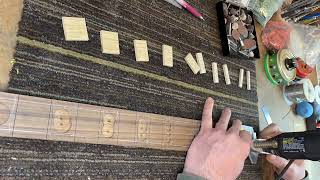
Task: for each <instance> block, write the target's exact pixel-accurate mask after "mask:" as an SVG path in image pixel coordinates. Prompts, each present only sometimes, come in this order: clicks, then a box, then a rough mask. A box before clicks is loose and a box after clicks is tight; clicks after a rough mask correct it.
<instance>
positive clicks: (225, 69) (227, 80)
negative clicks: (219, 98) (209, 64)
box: [222, 64, 231, 85]
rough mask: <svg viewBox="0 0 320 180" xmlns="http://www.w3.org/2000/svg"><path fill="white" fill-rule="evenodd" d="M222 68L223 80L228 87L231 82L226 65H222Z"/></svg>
mask: <svg viewBox="0 0 320 180" xmlns="http://www.w3.org/2000/svg"><path fill="white" fill-rule="evenodd" d="M222 68H223V74H224V80H225V82H226V85H230V84H231V81H230V76H229V69H228V65H226V64H224V65H222Z"/></svg>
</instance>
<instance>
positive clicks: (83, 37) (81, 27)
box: [62, 17, 89, 41]
mask: <svg viewBox="0 0 320 180" xmlns="http://www.w3.org/2000/svg"><path fill="white" fill-rule="evenodd" d="M62 25H63V31H64V37H65V40H66V41H88V40H89V36H88V30H87V25H86V20H85V18H79V17H62Z"/></svg>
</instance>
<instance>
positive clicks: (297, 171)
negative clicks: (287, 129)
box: [260, 124, 305, 180]
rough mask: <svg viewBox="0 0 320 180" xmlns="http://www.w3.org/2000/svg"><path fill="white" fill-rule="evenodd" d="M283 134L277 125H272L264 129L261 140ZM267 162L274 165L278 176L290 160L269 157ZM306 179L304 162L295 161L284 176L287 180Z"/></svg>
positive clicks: (273, 156)
mask: <svg viewBox="0 0 320 180" xmlns="http://www.w3.org/2000/svg"><path fill="white" fill-rule="evenodd" d="M279 134H281V130H280V128H279V126H277V125H276V124H270V125H269V126H267V127H266V128H265V129H263V130H262V131H261V133H260V136H261V138H263V139H270V138H272V137H275V136H277V135H279ZM266 159H267V161H268V162H269V163H270V164H272V165H273V169H274V171H275V172H277V173H278V174H280V173H281V171H282V170H283V169H284V167H285V166H286V165H287V164H288V162H289V160H286V159H284V158H282V157H279V156H276V155H267V156H266ZM304 177H305V167H304V160H295V161H294V162H293V163H292V164H291V166H290V167H289V169H288V170H287V171H286V173H285V174H284V175H283V176H282V178H283V179H285V180H301V179H303V178H304Z"/></svg>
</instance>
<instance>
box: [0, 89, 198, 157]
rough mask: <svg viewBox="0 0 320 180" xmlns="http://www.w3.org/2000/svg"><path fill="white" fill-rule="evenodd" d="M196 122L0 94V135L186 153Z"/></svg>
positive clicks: (195, 132) (196, 129)
mask: <svg viewBox="0 0 320 180" xmlns="http://www.w3.org/2000/svg"><path fill="white" fill-rule="evenodd" d="M199 127H200V122H199V121H196V120H191V119H184V118H178V117H170V116H163V115H158V114H150V113H142V112H135V111H128V110H122V109H115V108H108V107H100V106H93V105H86V104H79V103H72V102H66V101H58V100H52V99H44V98H38V97H31V96H24V95H16V94H9V93H4V92H0V136H6V137H18V138H31V139H44V140H53V141H71V142H81V143H94V144H108V145H118V146H125V147H132V148H136V147H144V148H153V149H164V150H176V151H186V150H187V149H188V147H189V145H190V144H191V142H192V140H193V138H194V136H195V135H196V134H197V133H198V131H199Z"/></svg>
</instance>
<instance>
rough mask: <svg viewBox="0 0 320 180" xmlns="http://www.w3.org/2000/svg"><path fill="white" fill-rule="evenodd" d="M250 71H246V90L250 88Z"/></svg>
mask: <svg viewBox="0 0 320 180" xmlns="http://www.w3.org/2000/svg"><path fill="white" fill-rule="evenodd" d="M250 78H251V77H250V71H247V90H249V91H250V90H251V82H250Z"/></svg>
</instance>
